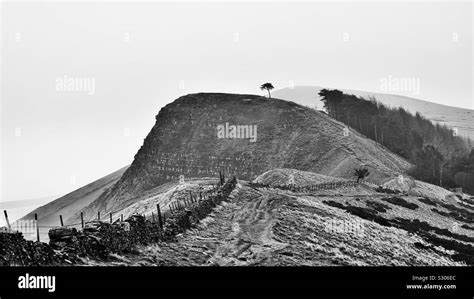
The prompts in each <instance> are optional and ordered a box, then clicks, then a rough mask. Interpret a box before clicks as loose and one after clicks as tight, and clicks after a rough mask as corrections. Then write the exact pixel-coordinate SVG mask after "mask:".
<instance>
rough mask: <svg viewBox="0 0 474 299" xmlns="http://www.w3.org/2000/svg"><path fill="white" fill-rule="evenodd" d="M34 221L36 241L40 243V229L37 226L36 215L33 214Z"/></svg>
mask: <svg viewBox="0 0 474 299" xmlns="http://www.w3.org/2000/svg"><path fill="white" fill-rule="evenodd" d="M35 221H36V240H37V241H38V242H39V241H40V228H39V225H38V214H35Z"/></svg>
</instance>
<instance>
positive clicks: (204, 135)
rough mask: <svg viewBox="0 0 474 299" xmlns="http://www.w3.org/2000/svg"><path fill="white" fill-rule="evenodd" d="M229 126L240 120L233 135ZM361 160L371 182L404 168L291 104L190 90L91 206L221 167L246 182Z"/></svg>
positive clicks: (328, 171)
mask: <svg viewBox="0 0 474 299" xmlns="http://www.w3.org/2000/svg"><path fill="white" fill-rule="evenodd" d="M233 125H234V126H240V127H238V128H237V131H238V133H237V134H235V135H234V134H233V129H232V126H233ZM252 133H253V134H252ZM361 165H365V166H366V167H367V168H369V170H370V172H371V175H370V176H369V178H368V179H369V180H372V181H376V182H379V181H382V180H384V179H386V178H389V177H391V176H394V175H396V174H398V173H402V172H404V171H405V170H406V169H407V168H408V167H409V166H410V165H409V163H408V162H406V161H405V160H404V159H402V158H400V157H399V156H397V155H395V154H393V153H391V152H389V151H388V150H386V149H385V148H384V147H382V146H380V145H379V144H377V143H376V142H374V141H372V140H368V139H366V138H365V137H363V136H362V135H360V134H358V133H356V132H353V131H349V134H347V131H345V126H344V124H342V123H339V122H337V121H335V120H333V119H331V118H330V117H328V116H327V115H325V114H323V113H321V112H318V111H315V110H313V109H310V108H306V107H303V106H300V105H298V104H295V103H293V102H289V101H284V100H279V99H267V98H264V97H260V96H255V95H237V94H222V93H198V94H190V95H186V96H183V97H180V98H178V99H177V100H175V101H174V102H172V103H170V104H168V105H166V106H165V107H164V108H162V109H161V110H160V112H159V113H158V115H157V116H156V123H155V125H154V127H153V128H152V130H151V131H150V133H149V134H148V136H147V137H146V139H145V141H144V143H143V145H142V147H141V148H140V150H139V151H138V152H137V154H136V155H135V158H134V161H133V163H132V165H131V166H130V167H129V168H128V169H127V171H126V172H125V173H124V174H123V176H122V177H121V178H120V180H119V181H118V182H116V183H115V184H114V185H113V187H111V188H109V189H108V190H107V191H105V192H104V193H103V194H102V195H101V196H100V197H99V198H98V199H97V200H96V202H94V207H95V208H96V209H103V210H106V211H112V210H114V209H116V208H117V207H119V206H121V203H123V202H131V201H133V200H131V199H133V198H135V197H137V196H139V195H140V194H142V193H143V192H145V191H146V190H150V189H152V188H154V187H156V186H158V185H160V184H163V183H166V182H169V181H177V180H178V178H179V176H180V175H184V177H215V176H216V174H217V173H218V172H219V170H223V171H224V172H225V173H226V174H227V175H236V176H237V177H238V178H239V179H246V180H248V179H251V178H255V177H256V176H257V175H259V174H261V173H263V172H265V171H268V170H271V169H275V168H293V169H298V170H303V171H311V172H315V173H321V174H324V175H329V176H334V177H342V178H349V177H351V176H352V174H353V169H354V168H355V167H359V166H361Z"/></svg>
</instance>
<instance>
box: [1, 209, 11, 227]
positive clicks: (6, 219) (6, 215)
mask: <svg viewBox="0 0 474 299" xmlns="http://www.w3.org/2000/svg"><path fill="white" fill-rule="evenodd" d="M3 214H4V215H5V221H6V222H7V227H8V230H9V231H10V230H11V229H12V227H11V225H10V221H9V220H8V213H7V210H3Z"/></svg>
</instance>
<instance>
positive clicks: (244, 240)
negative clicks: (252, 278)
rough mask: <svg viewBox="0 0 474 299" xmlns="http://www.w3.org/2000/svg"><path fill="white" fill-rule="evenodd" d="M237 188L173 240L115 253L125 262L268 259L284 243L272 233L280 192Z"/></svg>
mask: <svg viewBox="0 0 474 299" xmlns="http://www.w3.org/2000/svg"><path fill="white" fill-rule="evenodd" d="M274 194H275V193H273V195H272V196H271V195H270V192H269V191H266V190H259V191H257V190H254V189H251V188H248V187H243V188H237V189H236V190H235V191H234V193H233V194H232V195H231V196H230V200H229V201H228V202H223V203H221V205H219V206H218V207H216V209H215V210H214V212H212V213H211V214H210V215H209V216H208V217H206V218H204V219H203V220H202V221H201V222H200V223H199V224H198V225H197V227H195V228H193V229H191V230H188V231H187V232H186V233H184V234H182V235H178V237H177V238H178V239H177V242H170V243H160V244H156V245H150V246H146V247H144V248H141V249H140V253H141V254H139V255H137V256H128V257H116V258H117V262H115V264H118V265H120V264H125V265H127V264H128V265H129V264H132V265H221V266H225V265H261V264H269V263H271V259H272V257H273V256H274V252H275V251H276V250H280V249H282V248H285V247H286V246H287V244H285V243H280V242H277V241H276V240H274V239H273V237H272V228H273V225H274V224H275V223H276V221H277V214H278V209H279V207H280V206H281V205H282V203H284V202H285V201H286V200H288V197H287V196H284V195H276V196H275V195H274Z"/></svg>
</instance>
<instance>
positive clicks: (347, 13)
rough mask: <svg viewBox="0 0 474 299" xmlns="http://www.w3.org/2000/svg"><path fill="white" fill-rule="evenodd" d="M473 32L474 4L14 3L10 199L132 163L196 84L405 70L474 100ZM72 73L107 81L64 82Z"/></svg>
mask: <svg viewBox="0 0 474 299" xmlns="http://www.w3.org/2000/svg"><path fill="white" fill-rule="evenodd" d="M472 40H473V34H472V4H471V3H470V2H463V3H457V4H456V3H453V2H452V1H446V2H437V3H430V2H418V3H398V4H397V3H381V4H377V3H374V2H369V3H360V2H359V3H354V2H352V3H350V2H349V3H345V2H337V3H330V4H327V3H322V2H316V3H310V2H305V3H282V2H278V3H271V2H265V3H249V2H245V3H240V4H228V3H227V4H222V3H216V2H208V3H199V2H197V3H192V4H188V3H177V4H176V3H175V4H173V3H163V2H161V3H160V2H159V3H153V2H145V3H135V2H133V1H130V2H121V3H106V2H98V3H95V2H87V3H80V4H77V3H59V2H51V3H36V4H28V3H17V4H14V3H3V9H2V42H3V53H2V62H3V64H2V82H1V83H2V87H3V89H2V94H1V96H2V99H1V105H2V106H1V109H2V111H1V117H2V119H1V134H2V136H1V141H2V146H1V150H2V152H1V158H2V159H1V163H2V165H1V171H2V176H1V183H2V185H1V187H2V190H1V192H0V194H1V199H0V200H2V201H10V200H21V199H29V198H37V197H44V196H50V195H56V194H57V195H60V194H65V193H67V192H70V191H72V190H74V189H76V188H77V187H80V186H82V185H84V184H87V183H89V182H91V181H93V180H95V179H98V178H100V177H102V176H104V175H106V174H108V173H110V172H113V171H115V170H117V169H119V168H121V167H123V166H125V165H127V164H129V163H131V162H132V160H133V156H134V154H135V153H136V152H137V150H138V149H139V147H140V146H141V144H142V142H143V139H144V138H145V136H146V135H147V133H148V132H149V130H150V129H151V127H152V126H153V124H154V121H155V119H154V117H155V115H156V114H157V113H158V111H159V110H160V108H161V107H163V106H164V105H165V104H167V103H169V102H171V101H173V100H174V99H176V98H177V97H179V96H181V95H184V94H187V93H192V92H201V91H214V92H232V93H252V94H264V93H263V92H262V91H260V90H259V85H260V84H261V83H263V82H272V83H273V84H274V85H275V87H276V88H277V89H278V88H283V87H287V86H288V82H289V81H293V82H294V84H295V85H317V86H329V87H339V88H345V89H357V90H367V91H373V92H381V91H380V82H381V80H382V79H384V78H389V77H390V76H392V78H417V79H419V82H420V94H419V95H418V96H417V97H418V98H420V99H424V100H429V101H432V102H436V103H441V104H446V105H451V106H458V107H464V108H469V109H473V106H474V102H473V97H472V50H473V49H472ZM64 78H86V79H89V82H92V81H93V82H94V89H93V90H92V89H87V88H86V87H82V90H81V89H80V88H78V89H77V90H73V91H66V90H62V89H61V87H60V86H59V87H58V82H62V81H64ZM399 93H400V94H404V92H399ZM407 95H410V94H409V93H408V94H407Z"/></svg>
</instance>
